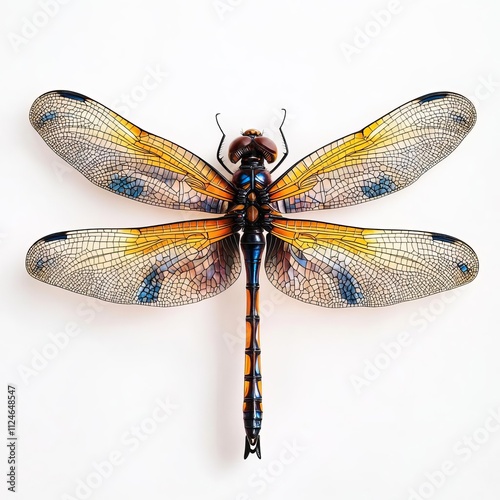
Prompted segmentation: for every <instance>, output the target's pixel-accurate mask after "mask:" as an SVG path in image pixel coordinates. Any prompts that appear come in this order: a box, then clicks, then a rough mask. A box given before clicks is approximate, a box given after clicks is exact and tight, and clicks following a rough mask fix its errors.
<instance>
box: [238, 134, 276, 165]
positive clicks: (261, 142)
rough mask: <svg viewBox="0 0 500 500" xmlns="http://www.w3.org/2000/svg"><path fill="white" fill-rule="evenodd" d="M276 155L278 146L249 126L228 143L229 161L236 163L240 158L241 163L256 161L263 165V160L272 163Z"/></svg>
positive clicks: (248, 163) (247, 163)
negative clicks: (239, 135)
mask: <svg viewBox="0 0 500 500" xmlns="http://www.w3.org/2000/svg"><path fill="white" fill-rule="evenodd" d="M277 157H278V148H277V147H276V144H275V143H274V142H273V141H272V140H271V139H269V138H268V137H264V136H263V135H262V132H260V131H259V130H256V129H253V128H250V129H248V130H245V132H243V133H242V134H241V137H238V138H237V139H235V140H234V141H233V142H232V143H231V144H230V145H229V160H230V161H231V163H238V162H239V161H240V160H241V164H242V165H245V164H246V165H250V164H252V163H253V164H255V163H257V164H258V165H263V164H264V160H265V161H266V162H267V163H273V162H274V161H276V158H277Z"/></svg>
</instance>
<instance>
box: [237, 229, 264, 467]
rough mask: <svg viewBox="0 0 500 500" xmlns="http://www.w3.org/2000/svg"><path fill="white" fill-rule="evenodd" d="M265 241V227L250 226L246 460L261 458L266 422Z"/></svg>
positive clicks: (246, 246)
mask: <svg viewBox="0 0 500 500" xmlns="http://www.w3.org/2000/svg"><path fill="white" fill-rule="evenodd" d="M264 246H265V238H264V234H263V231H262V229H261V228H259V227H246V228H245V230H244V232H243V235H242V238H241V249H242V251H243V257H244V260H245V270H246V281H247V282H246V293H247V305H246V318H245V322H246V341H245V379H244V397H243V422H244V426H245V433H246V439H245V458H247V456H248V455H249V454H250V453H256V454H257V456H258V457H259V458H260V437H259V432H260V428H261V422H262V385H261V384H262V382H261V381H262V375H261V371H260V325H259V322H260V318H259V287H260V285H259V269H260V263H261V259H262V254H263V252H264Z"/></svg>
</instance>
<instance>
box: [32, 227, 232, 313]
mask: <svg viewBox="0 0 500 500" xmlns="http://www.w3.org/2000/svg"><path fill="white" fill-rule="evenodd" d="M236 231H237V228H235V226H234V224H233V222H232V220H230V219H224V218H222V219H211V220H198V221H190V222H180V223H175V224H167V225H164V226H152V227H146V228H139V229H94V230H81V231H67V232H63V233H57V234H52V235H50V236H46V237H45V238H42V239H40V240H39V241H37V242H36V243H35V244H34V245H33V246H32V247H31V248H30V250H29V251H28V255H27V256H26V269H27V270H28V273H29V274H30V275H31V276H33V277H34V278H37V279H39V280H41V281H44V282H46V283H49V284H51V285H56V286H59V287H62V288H66V289H68V290H71V291H73V292H77V293H81V294H84V295H90V296H92V297H97V298H99V299H102V300H107V301H109V302H118V303H122V304H143V305H150V306H163V307H166V306H178V305H182V304H189V303H192V302H198V301H199V300H202V299H206V298H209V297H212V296H214V295H216V294H218V293H220V292H222V291H224V290H225V289H226V288H228V287H229V286H230V285H231V284H232V283H234V281H235V280H236V279H237V278H238V276H239V273H240V269H241V265H240V255H239V247H238V241H239V235H238V234H237V233H236Z"/></svg>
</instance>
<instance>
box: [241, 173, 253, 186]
mask: <svg viewBox="0 0 500 500" xmlns="http://www.w3.org/2000/svg"><path fill="white" fill-rule="evenodd" d="M250 180H251V179H250V175H248V174H241V175H240V177H239V179H238V187H243V186H246V185H247V184H250Z"/></svg>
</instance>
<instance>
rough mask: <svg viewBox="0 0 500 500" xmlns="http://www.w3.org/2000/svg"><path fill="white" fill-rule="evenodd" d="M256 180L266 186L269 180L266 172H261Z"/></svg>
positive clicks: (256, 176)
mask: <svg viewBox="0 0 500 500" xmlns="http://www.w3.org/2000/svg"><path fill="white" fill-rule="evenodd" d="M255 180H256V181H257V182H258V183H259V184H265V183H266V180H267V177H266V174H265V173H264V172H259V173H258V174H256V175H255Z"/></svg>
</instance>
